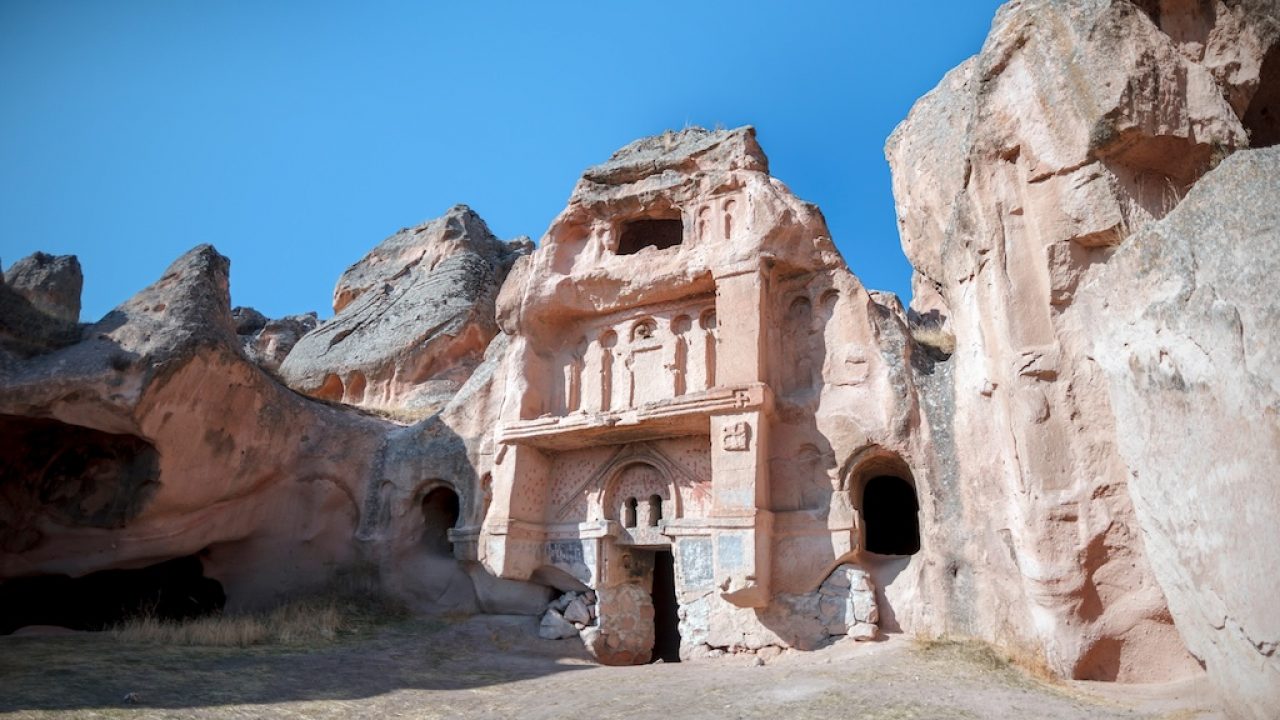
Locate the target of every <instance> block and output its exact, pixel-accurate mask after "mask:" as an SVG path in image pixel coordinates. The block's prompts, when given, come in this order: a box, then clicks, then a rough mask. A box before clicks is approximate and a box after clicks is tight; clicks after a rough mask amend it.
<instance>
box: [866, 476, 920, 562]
mask: <svg viewBox="0 0 1280 720" xmlns="http://www.w3.org/2000/svg"><path fill="white" fill-rule="evenodd" d="M919 511H920V503H919V500H918V499H917V498H916V491H915V488H913V487H912V486H911V483H909V482H907V481H906V480H903V479H902V478H900V477H895V476H892V475H878V476H876V477H873V478H871V479H870V480H868V481H867V484H866V485H865V486H864V487H863V490H862V518H863V522H864V524H865V526H866V550H867V552H871V553H876V554H879V555H914V554H915V553H917V552H919V551H920V518H919Z"/></svg>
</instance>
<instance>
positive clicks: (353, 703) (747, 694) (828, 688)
mask: <svg viewBox="0 0 1280 720" xmlns="http://www.w3.org/2000/svg"><path fill="white" fill-rule="evenodd" d="M131 693H132V694H133V696H132V697H133V699H134V700H135V702H132V703H130V702H126V700H125V697H126V696H127V695H130V694H131ZM1209 697H1210V695H1209V693H1208V689H1207V686H1206V685H1205V684H1204V682H1203V680H1200V679H1197V680H1195V681H1190V682H1185V683H1179V684H1172V685H1161V686H1132V685H1129V686H1117V685H1109V684H1100V683H1061V684H1050V683H1046V682H1043V681H1040V680H1037V679H1034V678H1032V677H1030V676H1028V675H1026V674H1025V673H1023V672H1022V671H1020V670H1018V669H1016V668H1012V667H1009V666H1008V665H1006V664H1004V663H1003V662H1001V661H1000V660H999V659H998V658H997V657H996V656H995V655H993V654H992V653H990V652H989V651H987V650H986V649H985V648H983V647H981V646H978V645H969V644H961V645H951V644H944V645H930V646H925V645H921V644H919V643H916V642H914V641H913V640H911V639H907V638H902V637H896V638H891V639H889V640H887V641H883V642H876V643H866V644H857V643H853V642H852V641H844V642H841V643H837V644H836V645H833V646H831V647H828V648H825V649H823V650H819V651H816V652H811V653H788V654H784V655H781V656H779V657H776V658H773V659H771V660H769V661H768V662H767V663H766V664H765V665H763V666H756V665H753V664H752V659H751V658H744V657H725V658H720V659H716V660H704V661H700V662H694V663H679V664H677V663H671V664H656V665H646V666H640V667H625V668H611V667H601V666H598V665H595V664H593V663H592V662H591V661H590V660H589V659H588V658H587V657H586V655H585V654H584V653H583V652H582V649H581V645H580V644H579V643H578V642H577V641H576V640H561V641H546V640H540V639H538V638H537V635H536V624H535V620H534V619H532V618H517V617H495V616H487V617H484V616H482V617H475V618H469V619H463V620H457V621H454V622H448V621H444V620H423V619H417V620H408V621H403V622H398V623H395V624H391V625H386V626H382V627H378V628H374V629H370V630H368V631H366V632H362V633H357V634H356V635H355V636H352V637H348V638H344V639H341V640H338V641H335V642H333V643H329V644H325V645H320V646H311V647H303V648H298V647H283V646H274V647H254V648H249V649H238V648H200V647H194V648H193V647H164V646H155V645H139V644H128V643H125V642H123V641H121V640H117V639H115V638H113V637H111V636H110V635H107V634H101V633H93V634H90V633H82V634H77V635H74V636H68V637H0V714H3V715H4V716H6V717H16V718H49V717H74V718H302V717H308V718H311V717H315V718H374V717H376V718H514V717H519V718H521V719H522V720H535V719H537V718H556V719H557V720H560V719H563V718H592V720H595V719H596V718H628V719H629V720H633V719H635V718H677V717H678V718H680V720H696V719H699V718H757V717H759V718H764V717H768V718H795V719H796V720H800V719H805V720H807V719H809V718H835V717H841V718H874V719H876V720H889V719H899V720H915V719H923V718H1018V719H1020V720H1021V719H1023V718H1062V719H1064V720H1065V719H1072V720H1075V719H1081V720H1083V719H1084V718H1089V719H1090V720H1093V719H1096V718H1167V719H1168V720H1175V719H1176V720H1189V719H1191V718H1200V719H1203V720H1208V719H1209V718H1220V717H1221V715H1220V714H1219V713H1218V712H1217V711H1216V710H1214V709H1212V708H1211V707H1209V706H1207V705H1205V703H1206V702H1208V698H1209Z"/></svg>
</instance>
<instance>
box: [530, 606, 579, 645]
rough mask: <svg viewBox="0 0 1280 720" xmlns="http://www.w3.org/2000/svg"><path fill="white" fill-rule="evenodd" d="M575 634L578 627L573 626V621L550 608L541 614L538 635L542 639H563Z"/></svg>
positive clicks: (575, 635) (576, 634)
mask: <svg viewBox="0 0 1280 720" xmlns="http://www.w3.org/2000/svg"><path fill="white" fill-rule="evenodd" d="M577 636H578V629H577V628H576V627H574V626H573V623H571V622H569V621H568V620H566V619H565V617H564V616H563V615H561V614H560V613H558V612H556V611H555V610H552V609H550V608H548V609H547V612H546V613H544V614H543V615H542V621H541V622H540V623H538V637H540V638H542V639H544V640H563V639H565V638H571V637H577Z"/></svg>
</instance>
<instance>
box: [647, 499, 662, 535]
mask: <svg viewBox="0 0 1280 720" xmlns="http://www.w3.org/2000/svg"><path fill="white" fill-rule="evenodd" d="M661 520H662V496H661V495H650V496H649V527H658V522H659V521H661Z"/></svg>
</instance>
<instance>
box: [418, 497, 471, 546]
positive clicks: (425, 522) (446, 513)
mask: <svg viewBox="0 0 1280 720" xmlns="http://www.w3.org/2000/svg"><path fill="white" fill-rule="evenodd" d="M460 507H461V506H460V503H459V502H458V493H456V492H454V491H453V489H452V488H449V487H446V486H444V485H441V486H439V487H436V488H434V489H433V490H431V491H430V492H428V493H427V494H426V495H424V496H423V497H422V531H423V532H422V537H423V544H425V545H426V546H427V550H428V551H429V552H431V554H433V555H442V556H452V555H453V543H451V542H449V529H450V528H452V527H453V526H455V525H457V524H458V514H459V510H460Z"/></svg>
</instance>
